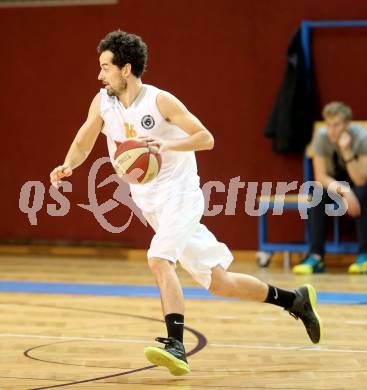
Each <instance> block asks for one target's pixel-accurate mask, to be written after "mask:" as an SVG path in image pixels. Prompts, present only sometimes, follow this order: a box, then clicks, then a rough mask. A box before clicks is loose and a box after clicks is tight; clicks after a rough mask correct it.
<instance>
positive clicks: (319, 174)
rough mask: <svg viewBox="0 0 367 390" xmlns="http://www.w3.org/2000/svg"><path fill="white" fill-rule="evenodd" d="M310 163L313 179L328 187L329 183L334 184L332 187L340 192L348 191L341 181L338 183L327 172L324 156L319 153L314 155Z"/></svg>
mask: <svg viewBox="0 0 367 390" xmlns="http://www.w3.org/2000/svg"><path fill="white" fill-rule="evenodd" d="M312 164H313V171H314V177H315V180H316V181H317V182H319V183H321V185H322V186H323V187H324V188H330V185H332V186H335V187H334V188H335V189H336V191H337V192H338V193H340V194H341V193H343V192H346V191H349V189H348V188H347V187H345V186H344V185H343V184H342V183H339V182H338V181H337V180H335V179H334V178H333V177H331V176H330V175H329V174H328V173H327V164H326V158H325V157H323V156H319V155H316V156H314V157H313V159H312Z"/></svg>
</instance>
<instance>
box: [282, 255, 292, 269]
mask: <svg viewBox="0 0 367 390" xmlns="http://www.w3.org/2000/svg"><path fill="white" fill-rule="evenodd" d="M283 268H284V269H285V270H286V271H289V270H290V269H291V253H290V252H289V251H284V252H283Z"/></svg>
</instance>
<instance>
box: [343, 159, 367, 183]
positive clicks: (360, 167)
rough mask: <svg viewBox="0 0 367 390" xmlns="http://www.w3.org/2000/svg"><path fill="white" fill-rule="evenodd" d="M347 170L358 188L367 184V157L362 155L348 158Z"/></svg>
mask: <svg viewBox="0 0 367 390" xmlns="http://www.w3.org/2000/svg"><path fill="white" fill-rule="evenodd" d="M345 161H347V163H346V168H347V171H348V174H349V176H350V178H351V179H352V180H353V183H354V184H355V185H356V186H363V185H365V184H366V182H367V155H361V156H359V157H358V159H357V158H353V156H352V157H348V158H346V159H345Z"/></svg>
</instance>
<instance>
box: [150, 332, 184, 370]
mask: <svg viewBox="0 0 367 390" xmlns="http://www.w3.org/2000/svg"><path fill="white" fill-rule="evenodd" d="M155 340H156V341H158V342H159V343H163V344H165V347H164V349H163V348H159V347H147V348H145V349H144V355H145V357H146V358H147V359H148V360H149V361H150V362H151V363H153V364H155V365H156V366H164V367H167V368H168V369H169V371H170V373H171V374H172V375H176V376H179V375H185V374H188V373H189V372H190V367H189V364H188V363H187V360H186V352H185V347H184V345H183V344H182V343H181V342H180V341H178V340H176V339H174V338H173V337H168V338H164V337H157V338H156V339H155Z"/></svg>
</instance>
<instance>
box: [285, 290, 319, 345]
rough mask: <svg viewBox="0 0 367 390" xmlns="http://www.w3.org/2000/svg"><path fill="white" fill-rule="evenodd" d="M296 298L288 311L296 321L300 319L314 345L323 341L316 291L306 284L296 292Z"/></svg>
mask: <svg viewBox="0 0 367 390" xmlns="http://www.w3.org/2000/svg"><path fill="white" fill-rule="evenodd" d="M294 292H295V293H296V298H295V299H294V301H293V304H292V306H291V307H290V308H288V309H286V310H287V311H288V312H289V314H290V315H291V316H292V317H294V318H295V319H296V320H298V318H300V319H301V320H302V322H303V325H304V326H305V328H306V331H307V334H308V336H309V337H310V339H311V341H312V342H313V343H314V344H317V343H319V342H320V340H321V339H322V335H323V329H324V327H323V323H322V320H321V317H320V316H319V315H318V313H317V311H316V306H317V297H316V291H315V289H314V287H313V286H311V284H306V285H304V286H302V287H300V288H297V289H296V290H294Z"/></svg>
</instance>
